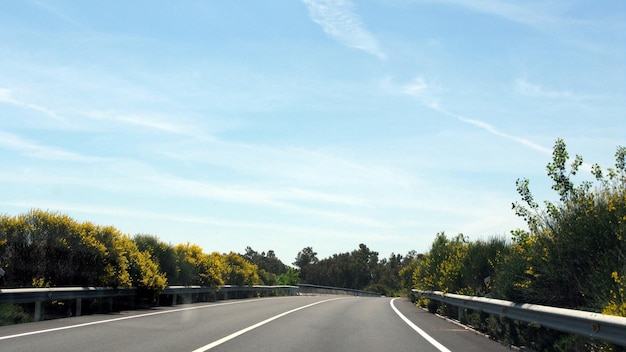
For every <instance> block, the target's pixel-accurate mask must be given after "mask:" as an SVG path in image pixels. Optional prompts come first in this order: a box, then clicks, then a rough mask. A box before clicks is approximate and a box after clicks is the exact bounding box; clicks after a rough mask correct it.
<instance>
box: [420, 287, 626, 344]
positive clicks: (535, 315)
mask: <svg viewBox="0 0 626 352" xmlns="http://www.w3.org/2000/svg"><path fill="white" fill-rule="evenodd" d="M412 293H413V294H416V295H420V296H422V297H424V298H427V299H430V300H434V301H439V302H442V303H445V304H449V305H452V306H455V307H458V308H459V319H460V318H461V317H462V314H463V309H471V310H480V311H483V312H485V313H490V314H495V315H499V316H502V317H506V318H510V319H513V320H518V321H522V322H526V323H536V324H539V325H542V326H544V327H547V328H551V329H554V330H559V331H563V332H568V333H574V334H578V335H581V336H586V337H591V338H594V339H597V340H601V341H606V342H610V343H614V344H617V345H621V346H626V317H617V316H612V315H605V314H600V313H593V312H585V311H580V310H574V309H565V308H555V307H548V306H541V305H536V304H527V303H514V302H510V301H504V300H500V299H493V298H485V297H475V296H463V295H457V294H451V293H443V292H441V291H420V290H412Z"/></svg>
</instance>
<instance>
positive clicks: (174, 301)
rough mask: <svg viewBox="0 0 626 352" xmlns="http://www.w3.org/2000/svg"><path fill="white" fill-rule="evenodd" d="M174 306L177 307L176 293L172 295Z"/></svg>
mask: <svg viewBox="0 0 626 352" xmlns="http://www.w3.org/2000/svg"><path fill="white" fill-rule="evenodd" d="M172 305H173V306H175V305H176V294H175V293H174V294H173V295H172Z"/></svg>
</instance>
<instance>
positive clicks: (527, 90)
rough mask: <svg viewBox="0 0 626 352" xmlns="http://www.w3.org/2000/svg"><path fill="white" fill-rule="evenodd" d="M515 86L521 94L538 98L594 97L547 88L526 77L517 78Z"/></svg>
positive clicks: (586, 98)
mask: <svg viewBox="0 0 626 352" xmlns="http://www.w3.org/2000/svg"><path fill="white" fill-rule="evenodd" d="M514 88H515V91H516V92H517V93H519V94H522V95H526V96H530V97H537V98H548V99H564V100H572V99H576V100H588V99H593V98H594V97H593V96H591V95H584V94H578V93H574V92H572V91H569V90H553V89H550V88H546V87H544V86H542V85H540V84H535V83H532V82H529V81H528V80H526V79H524V78H520V79H517V80H516V81H515V86H514Z"/></svg>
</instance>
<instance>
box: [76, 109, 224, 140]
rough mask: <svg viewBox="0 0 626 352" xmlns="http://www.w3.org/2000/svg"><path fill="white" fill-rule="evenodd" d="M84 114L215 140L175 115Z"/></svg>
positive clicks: (150, 128) (149, 128)
mask: <svg viewBox="0 0 626 352" xmlns="http://www.w3.org/2000/svg"><path fill="white" fill-rule="evenodd" d="M82 115H84V116H87V117H89V118H91V119H94V120H106V121H113V122H117V123H121V124H125V125H133V126H137V127H140V128H145V129H148V130H154V131H159V132H163V133H168V134H177V135H183V136H190V137H194V138H197V139H202V140H208V141H211V140H213V137H211V136H210V135H208V134H206V133H204V132H203V129H202V128H200V127H199V126H197V125H194V124H192V123H185V122H181V120H183V119H182V118H179V119H178V120H177V119H176V118H175V117H173V116H167V115H163V114H157V113H153V114H150V113H128V112H113V111H89V112H84V113H82Z"/></svg>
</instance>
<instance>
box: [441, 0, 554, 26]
mask: <svg viewBox="0 0 626 352" xmlns="http://www.w3.org/2000/svg"><path fill="white" fill-rule="evenodd" d="M433 2H435V3H437V4H450V5H456V6H461V7H464V8H467V9H470V10H472V11H476V12H481V13H485V14H488V15H492V16H497V17H500V18H504V19H506V20H509V21H513V22H518V23H522V24H525V25H529V26H533V27H542V26H545V25H555V24H559V23H562V22H563V20H562V19H561V18H560V17H558V16H555V15H553V14H551V12H550V10H549V9H548V8H547V6H548V5H547V3H546V2H544V1H538V2H524V3H523V4H522V3H520V2H518V1H505V0H437V1H433Z"/></svg>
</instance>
